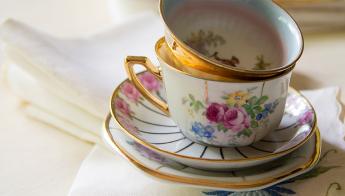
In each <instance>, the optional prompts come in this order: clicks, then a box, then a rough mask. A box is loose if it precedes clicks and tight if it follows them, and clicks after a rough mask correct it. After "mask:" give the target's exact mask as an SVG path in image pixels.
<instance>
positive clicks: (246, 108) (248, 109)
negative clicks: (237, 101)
mask: <svg viewBox="0 0 345 196" xmlns="http://www.w3.org/2000/svg"><path fill="white" fill-rule="evenodd" d="M242 107H243V108H244V109H245V110H246V112H247V113H250V111H251V109H252V108H251V106H250V105H248V104H247V103H246V104H244V105H243V106H242Z"/></svg>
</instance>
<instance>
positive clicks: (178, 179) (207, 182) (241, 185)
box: [104, 115, 321, 189]
mask: <svg viewBox="0 0 345 196" xmlns="http://www.w3.org/2000/svg"><path fill="white" fill-rule="evenodd" d="M110 118H111V116H110V115H108V117H107V119H106V120H105V122H104V129H105V131H106V132H107V137H109V139H110V140H111V141H112V143H111V145H112V147H114V148H117V149H118V150H119V151H120V153H121V154H122V155H123V156H124V157H125V158H126V159H128V161H130V162H131V163H132V164H133V165H135V166H136V167H137V168H139V169H141V170H142V171H143V172H145V173H147V174H149V175H151V176H154V177H156V178H159V179H162V180H167V181H171V182H175V183H183V184H189V185H197V186H206V187H213V188H224V189H246V188H255V187H260V186H265V185H268V184H271V183H274V182H277V181H278V180H282V179H283V178H285V177H288V176H291V175H294V174H297V173H299V172H303V171H306V170H308V169H309V168H312V167H314V166H315V165H316V163H317V162H318V160H319V158H320V154H321V138H320V132H319V130H318V128H317V127H316V128H315V129H316V131H315V140H316V141H315V146H314V153H313V155H312V157H311V158H310V159H309V161H308V162H306V163H305V164H303V165H301V166H298V167H296V168H294V169H291V170H290V171H287V172H284V173H282V174H279V175H276V176H272V177H268V178H265V179H261V180H254V181H246V182H226V181H221V180H216V179H212V180H211V179H199V178H192V177H183V176H177V175H173V174H168V173H163V172H161V171H157V170H154V169H151V168H148V167H147V166H145V165H143V164H141V163H140V161H138V160H137V159H136V158H135V157H133V156H132V155H130V154H128V152H127V151H126V150H125V149H123V148H122V147H121V146H120V145H118V144H117V143H116V142H115V141H114V139H113V138H112V135H111V133H110V130H109V121H110Z"/></svg>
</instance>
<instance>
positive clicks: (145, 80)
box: [139, 72, 161, 92]
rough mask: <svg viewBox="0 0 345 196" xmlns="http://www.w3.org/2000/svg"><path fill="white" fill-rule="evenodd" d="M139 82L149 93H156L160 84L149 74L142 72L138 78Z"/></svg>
mask: <svg viewBox="0 0 345 196" xmlns="http://www.w3.org/2000/svg"><path fill="white" fill-rule="evenodd" d="M139 80H140V81H141V83H142V84H143V85H144V86H145V88H146V89H147V90H149V91H151V92H158V91H159V89H160V87H161V84H160V82H159V81H158V80H157V78H156V77H155V76H154V75H153V74H151V73H150V72H144V73H143V74H141V75H140V76H139Z"/></svg>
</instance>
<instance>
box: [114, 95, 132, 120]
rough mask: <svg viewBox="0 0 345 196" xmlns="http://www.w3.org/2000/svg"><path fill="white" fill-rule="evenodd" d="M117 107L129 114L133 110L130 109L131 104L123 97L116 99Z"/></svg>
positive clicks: (123, 112)
mask: <svg viewBox="0 0 345 196" xmlns="http://www.w3.org/2000/svg"><path fill="white" fill-rule="evenodd" d="M115 108H116V110H118V111H119V112H121V113H122V114H124V115H126V116H129V115H130V114H131V111H130V109H129V105H128V104H127V103H126V102H125V101H124V100H123V99H121V98H117V99H116V100H115Z"/></svg>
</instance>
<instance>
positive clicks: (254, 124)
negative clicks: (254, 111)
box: [250, 120, 259, 128]
mask: <svg viewBox="0 0 345 196" xmlns="http://www.w3.org/2000/svg"><path fill="white" fill-rule="evenodd" d="M250 126H251V127H252V128H257V127H258V126H259V123H258V122H256V121H255V120H252V121H250Z"/></svg>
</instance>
